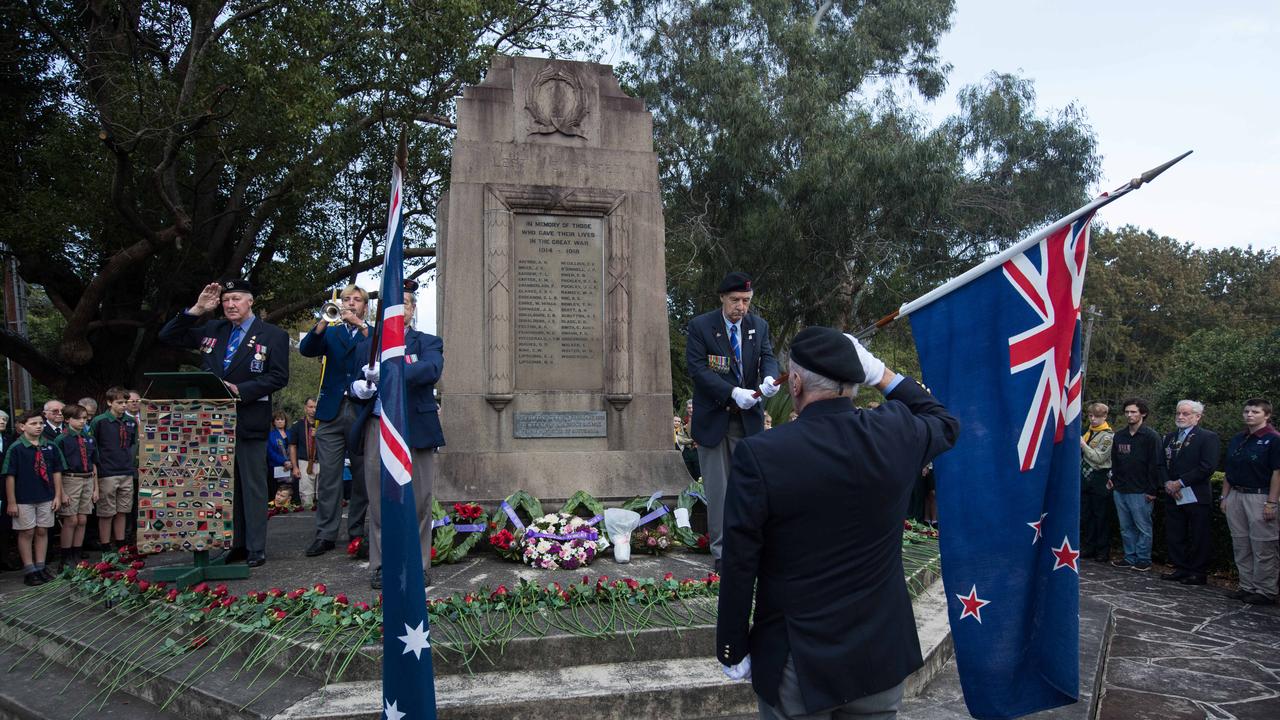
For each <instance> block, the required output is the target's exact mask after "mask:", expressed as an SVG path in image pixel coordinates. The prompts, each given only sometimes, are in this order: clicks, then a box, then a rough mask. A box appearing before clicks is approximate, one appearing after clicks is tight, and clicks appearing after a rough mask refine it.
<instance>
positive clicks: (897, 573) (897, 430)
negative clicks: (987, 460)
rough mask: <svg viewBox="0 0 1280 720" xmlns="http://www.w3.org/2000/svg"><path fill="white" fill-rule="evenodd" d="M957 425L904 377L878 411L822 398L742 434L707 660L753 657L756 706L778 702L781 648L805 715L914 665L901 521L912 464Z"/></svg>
mask: <svg viewBox="0 0 1280 720" xmlns="http://www.w3.org/2000/svg"><path fill="white" fill-rule="evenodd" d="M959 429H960V423H959V421H957V420H956V419H955V418H954V417H952V416H951V415H950V414H949V413H948V412H947V410H946V408H944V407H943V406H942V405H941V404H940V403H939V402H938V401H937V400H935V399H934V398H933V396H932V395H930V394H929V393H928V391H926V390H925V389H924V388H923V387H921V386H920V385H919V383H917V382H916V381H915V380H912V379H911V378H903V380H902V382H900V383H899V384H898V386H897V387H896V388H894V389H893V392H891V393H889V396H888V397H887V398H886V399H885V402H884V404H883V405H881V406H880V407H879V408H876V409H875V410H858V409H857V408H855V407H854V406H853V403H852V402H851V401H850V399H849V398H847V397H846V398H834V399H830V400H822V401H819V402H815V403H812V404H810V405H808V406H807V407H805V409H804V411H803V412H802V413H800V416H799V418H797V419H796V420H795V421H793V422H789V423H784V424H782V425H779V426H777V427H775V428H774V429H772V430H770V431H769V432H765V433H760V434H758V435H752V436H751V437H749V438H745V439H743V440H742V442H740V443H738V447H737V450H735V451H734V454H733V468H732V471H731V473H730V475H729V485H728V490H727V492H726V493H725V498H726V500H725V516H724V557H723V572H722V573H721V578H720V601H719V602H720V610H719V618H718V620H717V623H716V658H717V659H718V660H719V661H720V662H721V663H723V664H725V665H734V664H737V663H738V662H740V661H741V660H742V658H743V656H745V655H747V654H748V653H750V654H751V682H752V685H753V686H754V687H755V691H756V692H757V693H758V694H759V695H760V696H761V697H763V698H764V699H765V701H767V702H768V703H770V704H771V705H773V706H775V707H776V706H777V705H778V685H779V683H780V682H781V679H782V666H783V664H784V662H785V660H786V657H787V654H788V653H790V654H791V656H792V659H793V662H794V663H795V668H796V677H797V678H798V680H799V683H800V690H801V693H802V694H803V696H804V700H805V707H806V712H809V713H812V712H817V711H819V710H823V709H827V708H832V707H835V706H837V705H842V704H845V703H848V702H851V701H853V700H855V699H857V698H860V697H864V696H866V695H870V694H872V693H876V692H880V691H883V690H887V689H889V688H891V687H893V686H895V685H897V684H898V683H899V682H901V681H902V680H903V678H905V677H907V676H908V675H910V674H911V673H912V672H914V671H915V670H916V669H917V668H919V667H920V666H921V665H922V664H923V660H922V658H921V655H920V643H919V640H918V638H917V637H916V625H915V619H914V617H913V614H912V611H911V596H910V594H909V593H908V592H907V584H906V581H905V580H904V579H903V573H902V522H903V520H904V519H905V518H906V516H907V505H908V503H909V502H910V499H911V490H912V488H914V487H915V485H916V482H917V480H918V479H919V477H920V470H921V469H922V468H924V466H925V465H926V464H928V463H929V462H930V461H931V460H933V458H934V457H936V456H937V455H939V454H941V453H942V452H944V451H946V450H948V449H950V448H951V446H952V445H954V444H955V441H956V435H957V433H958V432H959ZM757 581H758V584H757ZM753 588H754V589H755V593H754V594H755V603H756V604H755V615H754V617H753V618H752V623H751V627H750V630H748V618H751V599H752V589H753Z"/></svg>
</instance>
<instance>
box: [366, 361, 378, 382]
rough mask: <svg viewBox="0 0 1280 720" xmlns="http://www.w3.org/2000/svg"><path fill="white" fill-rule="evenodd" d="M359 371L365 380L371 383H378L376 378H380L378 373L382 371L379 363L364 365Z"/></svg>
mask: <svg viewBox="0 0 1280 720" xmlns="http://www.w3.org/2000/svg"><path fill="white" fill-rule="evenodd" d="M361 370H362V371H363V372H364V379H365V380H368V381H369V382H371V383H376V382H378V378H379V377H381V373H380V371H381V370H382V367H381V365H380V364H379V363H374V364H372V365H365V366H364V367H363V368H361Z"/></svg>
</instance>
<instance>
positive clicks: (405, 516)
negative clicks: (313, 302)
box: [378, 165, 436, 720]
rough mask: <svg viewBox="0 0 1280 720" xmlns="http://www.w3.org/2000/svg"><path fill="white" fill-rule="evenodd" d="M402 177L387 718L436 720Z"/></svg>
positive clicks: (386, 558)
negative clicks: (410, 373) (412, 417)
mask: <svg viewBox="0 0 1280 720" xmlns="http://www.w3.org/2000/svg"><path fill="white" fill-rule="evenodd" d="M402 181H403V176H402V173H401V170H400V167H399V166H398V165H397V166H395V167H393V168H392V171H391V210H390V212H389V214H388V216H387V242H386V256H385V260H384V261H383V264H382V290H381V292H380V294H379V298H381V303H380V307H381V312H380V313H379V316H380V317H379V322H378V327H379V328H380V332H381V338H380V345H379V350H380V355H379V362H380V364H381V367H380V370H379V373H380V377H379V382H378V396H379V398H380V399H381V401H382V423H381V425H382V432H381V436H380V437H379V439H378V455H379V457H380V458H381V462H380V465H381V472H382V479H381V482H382V583H383V601H382V630H383V633H382V713H383V717H384V718H386V720H402V719H406V720H421V719H423V718H430V719H431V720H434V718H435V717H436V685H435V673H434V671H433V669H432V665H431V627H430V626H429V625H428V624H427V593H426V589H425V588H424V587H423V583H422V550H421V548H420V546H419V541H418V513H417V509H416V508H415V507H414V501H413V486H412V485H411V484H410V483H412V482H413V458H412V456H411V455H410V453H409V443H408V442H407V441H406V440H405V439H406V438H407V437H408V436H409V433H408V427H407V425H406V423H405V418H406V413H405V406H406V398H405V381H404V363H405V357H404V332H405V327H404V227H403V223H404V209H403V208H402V207H401V200H402V198H403V194H402V193H401V184H402Z"/></svg>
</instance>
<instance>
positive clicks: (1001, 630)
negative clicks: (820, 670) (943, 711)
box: [902, 212, 1093, 718]
mask: <svg viewBox="0 0 1280 720" xmlns="http://www.w3.org/2000/svg"><path fill="white" fill-rule="evenodd" d="M1092 217H1093V212H1087V213H1085V214H1083V215H1079V216H1078V217H1076V218H1075V219H1074V220H1071V219H1070V217H1069V218H1068V219H1066V221H1060V222H1059V223H1056V224H1055V226H1050V228H1049V230H1048V232H1046V233H1041V234H1040V236H1039V239H1038V240H1037V239H1036V237H1032V238H1028V239H1027V240H1026V241H1023V242H1022V243H1020V244H1019V245H1018V246H1015V247H1014V248H1013V249H1011V251H1009V252H1006V253H1004V254H1002V255H1001V256H1000V257H998V258H995V259H994V261H990V262H988V263H987V264H986V265H984V266H983V268H979V269H977V271H976V272H974V273H973V274H972V275H969V276H968V277H967V279H966V280H965V281H964V282H963V283H959V286H958V287H957V288H956V289H954V290H950V291H948V292H946V293H945V294H944V295H942V296H941V297H938V298H937V299H935V300H932V301H929V302H927V303H925V304H923V305H922V306H920V307H919V308H918V309H914V310H912V311H911V329H912V332H913V334H914V336H915V342H916V348H917V350H918V352H919V355H920V364H921V370H922V374H923V376H924V380H925V383H926V384H927V385H928V386H929V387H930V389H931V390H932V391H933V393H934V395H936V396H937V397H938V399H939V400H940V401H941V402H942V403H943V404H945V405H946V406H947V409H948V410H950V411H951V413H952V414H953V415H955V416H956V417H957V418H959V419H960V427H961V428H962V430H961V433H960V437H959V439H958V441H957V442H956V445H955V447H954V448H953V449H952V450H951V451H950V452H948V453H945V454H943V455H941V456H940V457H939V458H938V459H937V460H936V461H935V463H934V469H935V477H936V478H937V496H938V520H939V525H940V527H941V529H942V533H941V548H942V573H943V583H944V586H945V588H946V593H947V601H948V611H949V613H950V621H951V630H952V637H953V639H954V641H955V650H956V663H957V666H958V669H959V671H960V683H961V686H962V688H963V690H964V697H965V703H966V704H967V705H968V708H969V712H970V713H971V714H972V715H973V716H974V717H977V718H1012V717H1018V716H1020V715H1025V714H1027V713H1032V712H1035V711H1038V710H1043V709H1046V708H1052V707H1057V706H1059V705H1065V704H1068V703H1072V702H1075V701H1076V700H1077V699H1078V697H1079V689H1078V686H1079V664H1078V655H1079V615H1078V612H1079V584H1080V582H1079V581H1080V577H1079V564H1078V560H1079V556H1080V553H1079V552H1078V551H1077V549H1076V548H1078V547H1079V540H1078V535H1079V526H1080V424H1079V419H1080V405H1081V398H1080V389H1081V375H1080V342H1079V340H1080V333H1079V322H1080V294H1081V289H1082V286H1083V284H1084V274H1085V265H1086V261H1087V259H1088V252H1089V222H1090V220H1091V219H1092ZM984 269H985V270H984ZM944 287H945V286H944ZM927 297H928V296H926V298H927ZM917 302H919V301H917ZM904 310H906V306H904ZM902 314H906V313H905V312H903V313H902Z"/></svg>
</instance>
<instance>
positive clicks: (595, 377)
mask: <svg viewBox="0 0 1280 720" xmlns="http://www.w3.org/2000/svg"><path fill="white" fill-rule="evenodd" d="M513 220H514V225H515V261H516V262H515V319H516V322H515V340H516V352H515V366H516V377H515V380H516V388H517V389H528V390H603V388H604V321H603V315H604V293H603V289H602V283H603V277H604V239H603V236H604V221H603V220H602V219H601V218H598V217H577V216H568V215H523V214H517V215H515V216H514V218H513Z"/></svg>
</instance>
